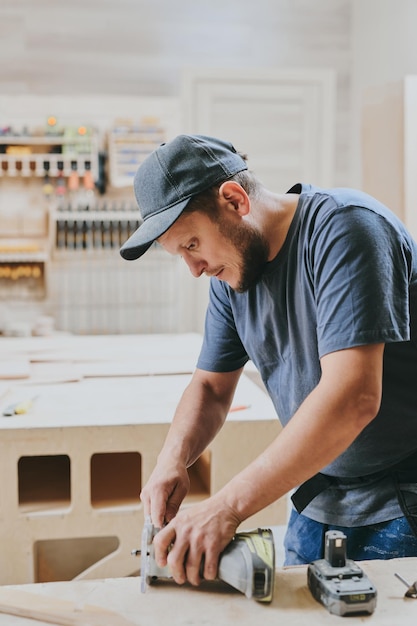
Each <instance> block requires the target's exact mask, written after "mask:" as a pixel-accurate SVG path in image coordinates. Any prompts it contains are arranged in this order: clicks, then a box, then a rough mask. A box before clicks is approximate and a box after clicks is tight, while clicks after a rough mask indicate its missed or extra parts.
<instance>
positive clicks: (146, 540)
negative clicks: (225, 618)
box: [132, 517, 275, 602]
mask: <svg viewBox="0 0 417 626" xmlns="http://www.w3.org/2000/svg"><path fill="white" fill-rule="evenodd" d="M158 530H159V529H158V528H155V526H154V525H153V524H152V522H151V519H150V518H149V517H147V518H146V520H145V524H144V527H143V531H142V545H141V549H140V550H133V551H132V554H134V555H135V556H136V555H141V560H142V563H141V565H142V567H141V591H142V593H145V592H146V589H147V586H148V585H150V584H152V583H153V582H155V581H156V580H158V579H159V578H164V579H167V578H172V575H171V573H170V571H169V567H168V566H165V567H158V565H157V564H156V561H155V553H154V547H153V538H154V537H155V535H156V533H157V532H158ZM274 576H275V547H274V539H273V535H272V531H271V530H270V529H263V528H258V529H256V530H252V531H248V532H242V533H236V535H235V536H234V538H233V539H232V541H231V542H230V543H229V544H228V545H227V546H226V548H225V549H224V551H223V552H222V553H221V555H220V558H219V566H218V579H219V580H222V581H223V582H226V583H228V584H229V585H231V586H232V587H234V588H235V589H237V590H238V591H241V592H242V593H244V594H245V596H246V597H247V598H254V599H255V600H257V601H258V602H271V600H272V597H273V593H274Z"/></svg>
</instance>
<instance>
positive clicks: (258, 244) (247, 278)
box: [219, 221, 269, 293]
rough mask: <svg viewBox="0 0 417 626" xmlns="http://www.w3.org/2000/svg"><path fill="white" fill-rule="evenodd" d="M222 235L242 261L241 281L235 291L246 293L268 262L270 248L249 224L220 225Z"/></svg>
mask: <svg viewBox="0 0 417 626" xmlns="http://www.w3.org/2000/svg"><path fill="white" fill-rule="evenodd" d="M219 230H220V232H221V234H222V235H223V236H224V237H226V238H227V239H229V241H231V242H232V244H234V246H235V248H236V250H237V252H238V253H239V256H240V260H241V273H240V280H239V284H238V285H237V287H234V288H233V289H234V291H237V292H238V293H244V292H245V291H247V290H248V289H250V287H252V286H253V285H254V284H255V283H256V281H257V280H258V278H259V277H260V275H261V274H262V272H263V270H264V268H265V265H266V263H267V262H268V255H269V246H268V242H267V240H266V238H265V237H264V236H263V235H262V234H261V233H259V232H258V231H257V230H255V229H254V228H252V226H249V225H248V224H245V225H243V224H240V225H239V226H233V227H231V226H230V225H229V224H228V223H227V222H224V221H221V222H220V223H219Z"/></svg>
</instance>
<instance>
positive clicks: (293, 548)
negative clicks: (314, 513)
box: [284, 509, 417, 565]
mask: <svg viewBox="0 0 417 626" xmlns="http://www.w3.org/2000/svg"><path fill="white" fill-rule="evenodd" d="M327 530H341V531H342V532H343V533H345V535H346V551H347V555H346V556H347V558H348V559H352V560H353V561H366V560H368V559H394V558H397V557H407V556H417V537H416V536H415V535H414V533H413V531H412V530H411V528H410V525H409V523H408V522H407V519H406V518H405V517H399V518H397V519H393V520H390V521H388V522H382V523H380V524H372V525H370V526H357V527H355V528H346V527H344V526H333V525H326V524H321V523H320V522H315V521H314V520H311V519H309V518H308V517H305V515H302V514H300V513H297V511H295V510H294V509H293V510H292V512H291V517H290V520H289V522H288V529H287V532H286V535H285V539H284V547H285V563H284V564H285V565H304V564H306V563H311V561H316V560H317V559H322V558H323V557H324V535H325V533H326V531H327Z"/></svg>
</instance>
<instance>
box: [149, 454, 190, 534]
mask: <svg viewBox="0 0 417 626" xmlns="http://www.w3.org/2000/svg"><path fill="white" fill-rule="evenodd" d="M189 490H190V478H189V476H188V471H187V468H186V467H185V465H171V464H166V463H163V462H160V461H159V462H158V464H157V466H156V467H155V469H154V470H153V472H152V474H151V476H150V478H149V480H148V482H147V483H146V485H145V486H144V488H143V489H142V492H141V494H140V499H141V500H142V502H143V506H144V513H145V516H148V515H150V517H151V520H152V523H153V524H154V526H156V527H157V528H162V527H163V526H165V524H168V522H170V521H171V520H172V519H173V518H174V517H175V516H176V514H177V512H178V509H179V507H180V505H181V503H182V501H183V500H184V498H185V496H186V495H187V493H188V491H189Z"/></svg>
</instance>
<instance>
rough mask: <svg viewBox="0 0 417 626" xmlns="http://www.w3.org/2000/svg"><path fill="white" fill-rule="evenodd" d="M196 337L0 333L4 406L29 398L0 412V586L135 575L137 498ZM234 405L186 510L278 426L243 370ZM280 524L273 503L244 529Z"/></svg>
mask: <svg viewBox="0 0 417 626" xmlns="http://www.w3.org/2000/svg"><path fill="white" fill-rule="evenodd" d="M200 344H201V337H200V336H199V335H194V334H187V335H155V336H151V335H143V336H140V335H132V336H130V335H129V336H111V337H97V336H92V337H72V336H58V337H50V338H49V337H47V338H22V339H17V338H16V339H15V338H10V339H8V338H2V339H0V353H1V359H2V368H3V369H2V371H3V381H2V385H3V387H2V393H3V395H2V396H1V389H0V413H1V412H2V411H3V409H4V408H5V407H7V406H9V405H10V404H13V403H15V402H19V401H22V400H26V399H30V398H35V400H34V402H33V406H32V408H31V409H30V410H29V411H28V412H27V413H25V414H22V415H13V416H11V417H4V416H1V417H0V475H1V476H2V477H3V481H2V484H1V486H0V550H1V552H0V554H1V562H2V565H1V566H0V584H23V583H40V582H53V581H63V580H73V579H75V578H77V579H87V578H94V579H96V578H99V579H102V578H118V577H122V576H129V575H131V574H134V573H136V572H137V570H138V562H137V561H136V560H135V559H134V558H133V557H131V555H130V552H131V550H132V549H134V548H137V547H138V544H139V543H140V536H141V530H142V525H143V509H142V505H141V502H140V500H139V493H140V490H141V486H142V485H143V484H144V483H145V482H146V481H147V479H148V478H149V476H150V473H151V472H152V470H153V468H154V466H155V463H156V459H157V455H158V453H159V451H160V449H161V447H162V444H163V441H164V439H165V436H166V433H167V431H168V428H169V424H170V422H171V419H172V416H173V414H174V411H175V408H176V405H177V403H178V400H179V398H180V396H181V394H182V391H183V390H184V389H185V387H186V385H187V383H188V381H189V380H190V377H191V372H192V371H193V370H194V367H195V362H196V358H197V355H198V352H199V349H200ZM232 408H234V409H238V410H235V411H232V412H231V413H230V415H229V416H228V419H227V420H226V424H225V425H224V427H223V429H222V430H221V432H220V433H219V435H218V436H217V437H216V439H215V440H214V442H213V443H212V444H211V446H210V449H209V451H208V453H207V454H205V455H203V456H202V457H201V459H200V460H198V461H197V462H196V464H195V465H194V466H193V467H192V468H191V469H190V478H191V483H192V488H191V492H190V494H189V495H188V496H187V498H186V501H185V506H186V505H188V504H191V503H192V502H195V501H198V500H201V499H204V498H206V497H208V496H210V495H211V494H212V493H215V492H216V491H218V490H219V489H220V488H221V487H222V486H223V485H224V484H225V483H226V482H227V481H228V480H230V478H231V477H232V476H233V475H234V474H236V473H237V472H238V471H240V470H241V469H243V467H245V465H247V464H248V463H249V462H250V461H251V460H252V459H253V458H254V457H255V456H257V454H259V453H260V452H261V451H262V450H263V449H264V448H265V447H266V446H267V445H268V444H269V443H270V441H271V440H272V439H273V438H274V437H275V436H276V435H277V434H278V432H279V430H280V426H279V423H278V419H277V417H276V414H275V411H274V408H273V406H272V402H271V400H270V399H269V398H268V396H267V395H266V394H265V393H264V391H263V390H261V389H260V388H259V387H258V386H257V385H256V384H255V383H254V382H252V381H251V380H250V379H249V378H247V377H246V376H244V377H242V378H241V380H240V381H239V385H238V388H237V391H236V394H235V398H234V402H233V406H232ZM5 477H7V478H6V479H5ZM285 522H286V500H285V499H281V500H280V501H277V502H275V503H273V504H272V505H271V506H269V507H267V509H264V510H263V511H261V512H260V513H258V514H257V515H256V516H254V517H253V518H250V520H247V522H246V524H247V525H246V526H245V528H252V527H255V526H259V525H261V526H262V525H267V526H271V525H277V524H284V523H285ZM5 563H7V566H4V565H3V564H5Z"/></svg>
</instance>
